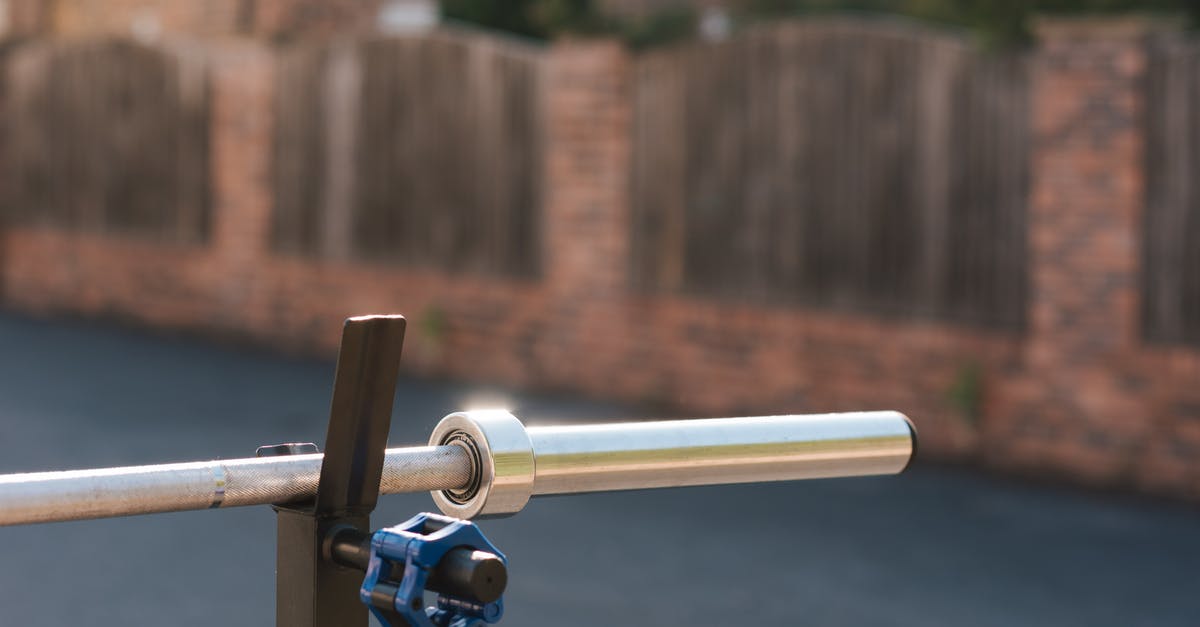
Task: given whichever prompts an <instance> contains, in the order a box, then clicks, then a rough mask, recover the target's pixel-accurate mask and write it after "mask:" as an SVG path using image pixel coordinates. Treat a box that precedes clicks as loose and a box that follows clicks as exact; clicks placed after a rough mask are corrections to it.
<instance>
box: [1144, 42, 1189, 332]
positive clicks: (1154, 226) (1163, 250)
mask: <svg viewBox="0 0 1200 627" xmlns="http://www.w3.org/2000/svg"><path fill="white" fill-rule="evenodd" d="M1146 90H1147V91H1146V96H1147V97H1146V223H1145V225H1146V228H1145V232H1144V239H1143V251H1144V260H1145V264H1144V268H1145V274H1144V277H1143V285H1144V298H1143V299H1142V302H1143V304H1144V307H1143V317H1142V319H1143V321H1144V331H1145V333H1146V335H1147V337H1149V338H1150V339H1153V340H1158V341H1166V342H1190V343H1200V41H1195V40H1179V39H1170V40H1162V41H1156V42H1153V43H1152V44H1151V54H1150V64H1149V68H1148V77H1147V81H1146Z"/></svg>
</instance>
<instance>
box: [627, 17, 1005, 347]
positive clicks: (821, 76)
mask: <svg viewBox="0 0 1200 627" xmlns="http://www.w3.org/2000/svg"><path fill="white" fill-rule="evenodd" d="M634 84H635V86H634V93H635V103H634V110H635V120H634V138H635V139H634V141H635V147H634V160H635V163H634V175H633V180H634V183H633V211H634V218H633V222H634V228H635V234H634V250H635V259H634V264H633V265H634V275H635V276H634V280H635V282H636V283H638V284H639V285H640V286H641V287H642V288H644V289H651V290H667V291H681V292H686V293H698V294H708V295H712V296H715V297H721V298H732V299H749V300H754V301H759V302H763V301H767V302H783V303H787V302H797V303H803V304H809V305H817V306H832V307H838V308H846V309H852V310H859V311H868V312H872V313H880V314H885V315H901V316H910V315H912V316H921V317H935V318H949V319H955V320H961V321H966V322H970V323H974V324H981V325H987V326H998V327H1004V328H1020V327H1021V326H1022V324H1023V317H1024V309H1025V294H1026V289H1027V287H1026V271H1025V265H1026V250H1025V204H1026V196H1027V191H1028V187H1029V185H1028V178H1029V177H1028V172H1027V170H1028V164H1027V159H1028V153H1029V137H1028V115H1029V112H1028V109H1029V104H1028V79H1027V61H1026V59H1025V58H1024V57H1022V56H1020V55H1006V56H992V55H987V54H982V53H980V52H977V51H975V50H973V49H972V48H971V47H970V46H968V45H967V44H966V43H964V42H961V41H959V40H958V39H956V38H953V37H949V36H945V35H942V34H940V33H932V32H928V31H924V30H921V29H916V28H912V27H908V26H903V25H902V26H897V25H893V24H886V23H884V24H879V23H870V22H861V21H856V22H849V21H824V20H820V21H806V22H802V23H785V24H779V25H774V26H771V27H769V28H763V29H759V30H755V31H752V32H749V33H747V34H744V35H741V36H739V37H737V38H735V39H733V40H730V41H727V42H724V43H720V44H688V45H683V46H679V47H675V48H671V49H667V50H661V51H656V52H652V53H649V54H646V55H643V56H641V57H640V58H639V59H638V61H637V65H636V76H635V79H634Z"/></svg>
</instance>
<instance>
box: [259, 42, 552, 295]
mask: <svg viewBox="0 0 1200 627" xmlns="http://www.w3.org/2000/svg"><path fill="white" fill-rule="evenodd" d="M287 59H288V61H287V62H285V63H284V64H283V65H282V66H281V70H282V71H281V73H280V90H281V91H280V92H279V93H280V98H279V103H280V104H279V105H278V110H279V111H280V115H279V131H278V133H279V135H280V137H279V138H278V139H277V141H276V166H275V172H276V182H275V186H276V190H277V194H276V198H277V201H276V212H275V216H276V228H275V241H276V246H277V247H279V248H281V249H285V250H293V251H299V252H307V253H309V254H316V255H321V256H327V257H328V256H335V257H336V256H340V254H342V253H344V254H347V255H352V256H355V257H357V258H360V259H368V260H379V261H387V262H395V263H401V264H405V265H410V266H414V265H415V266H429V267H436V268H440V269H444V270H449V271H454V272H475V273H485V274H498V275H506V276H518V277H523V276H532V275H535V274H536V273H537V272H538V270H539V257H540V255H539V252H540V250H539V249H540V243H539V242H540V240H539V222H540V209H541V185H542V183H541V172H542V167H541V131H540V126H539V119H540V115H541V113H540V110H539V109H540V98H539V84H540V81H541V61H540V54H539V51H538V50H537V49H535V48H531V47H529V46H527V45H523V44H520V43H515V42H512V41H508V40H505V39H501V38H497V37H493V36H487V35H482V34H476V33H449V32H440V33H434V34H430V35H422V36H411V37H389V38H371V39H368V40H365V41H361V42H359V43H358V44H356V46H355V47H354V48H353V49H352V50H346V49H340V50H333V51H327V52H326V53H315V52H312V51H311V50H310V51H307V52H304V51H300V52H295V51H293V52H290V53H288V56H287ZM347 85H351V86H353V88H352V89H350V90H348V89H347ZM348 91H352V92H353V95H352V96H347V95H346V94H347V92H348ZM302 101H303V102H302ZM345 120H354V121H355V122H354V124H352V125H349V126H347V125H346V124H345V123H344V121H345ZM321 154H325V155H329V156H327V157H324V158H322V157H321V156H320V155H321ZM335 155H336V157H335ZM298 178H304V179H307V180H306V181H305V182H303V183H301V184H300V187H298V188H297V189H295V190H292V191H285V190H284V188H285V187H287V186H288V185H290V184H292V183H293V182H295V181H296V180H297V179H298ZM339 234H341V235H339ZM340 240H341V241H340ZM338 251H342V252H341V253H339V252H338Z"/></svg>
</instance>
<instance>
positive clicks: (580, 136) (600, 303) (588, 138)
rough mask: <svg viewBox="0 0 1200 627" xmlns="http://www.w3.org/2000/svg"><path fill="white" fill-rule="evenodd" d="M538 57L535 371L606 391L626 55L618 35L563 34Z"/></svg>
mask: <svg viewBox="0 0 1200 627" xmlns="http://www.w3.org/2000/svg"><path fill="white" fill-rule="evenodd" d="M546 63H547V65H546V68H545V71H546V75H545V76H546V78H545V85H544V91H543V94H544V98H543V107H544V111H543V118H544V119H545V127H544V128H545V136H544V137H545V148H544V150H545V153H544V155H545V157H544V158H545V175H544V180H545V184H544V190H545V191H544V199H543V203H542V206H543V211H544V216H543V220H542V225H543V232H542V238H543V242H544V244H543V255H544V257H543V268H544V270H543V272H544V281H545V283H546V291H547V295H548V298H547V303H548V304H547V306H548V307H551V308H553V311H550V312H547V314H548V315H547V320H548V324H547V329H546V336H545V337H544V338H542V341H539V342H538V344H539V346H538V353H539V355H540V356H541V359H540V360H539V361H540V362H541V363H542V364H543V366H544V368H545V372H544V373H543V376H546V377H549V378H551V379H555V378H559V377H561V380H562V381H571V382H577V381H587V382H588V387H590V388H591V390H592V391H598V392H604V391H606V390H607V389H608V388H609V387H611V386H609V385H607V384H606V382H605V381H604V380H603V377H604V376H605V375H604V373H606V372H611V370H612V368H613V364H612V362H613V360H614V359H616V358H618V352H619V347H618V346H617V343H619V340H620V337H621V336H622V335H623V333H622V329H623V325H624V317H623V316H622V315H621V309H622V303H623V298H624V295H625V293H626V290H627V284H628V275H629V246H630V244H629V220H630V217H629V169H630V150H631V136H630V133H631V129H630V123H631V113H630V95H629V72H630V59H629V55H628V53H627V52H626V51H625V49H624V48H623V47H622V46H621V45H620V44H618V43H616V42H611V41H592V42H566V43H560V44H557V45H555V46H553V47H552V48H551V50H550V54H549V58H548V59H547V62H546ZM584 355H586V358H585V357H582V356H584ZM580 368H588V369H589V371H588V372H587V373H583V372H581V371H580V370H579V369H580Z"/></svg>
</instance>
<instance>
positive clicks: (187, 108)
mask: <svg viewBox="0 0 1200 627" xmlns="http://www.w3.org/2000/svg"><path fill="white" fill-rule="evenodd" d="M7 65H8V67H7V70H8V75H7V77H6V97H7V98H8V99H9V102H8V105H7V106H8V107H9V115H7V116H6V124H7V128H6V129H5V137H6V138H7V141H6V142H5V147H4V151H5V156H4V162H5V163H6V164H7V166H8V168H9V170H10V171H9V173H7V174H6V182H5V185H4V188H5V194H4V196H5V204H6V205H7V209H8V212H9V213H10V215H11V216H12V217H13V219H14V220H15V221H18V222H22V223H49V224H55V225H58V226H66V227H72V228H80V229H88V230H97V231H108V232H137V233H145V234H151V235H154V236H155V237H167V238H170V239H172V240H175V241H202V240H204V239H205V238H206V237H207V235H208V231H209V212H210V208H209V204H210V187H209V87H208V78H207V74H206V71H205V66H204V62H203V59H202V58H201V57H200V56H199V55H194V54H182V53H179V52H173V51H167V50H161V49H155V48H150V47H145V46H142V45H139V44H135V43H131V42H127V41H104V42H89V43H52V44H42V45H35V46H31V47H29V48H27V49H21V50H18V51H16V52H14V53H13V54H12V56H11V57H10V61H9V63H8V64H7Z"/></svg>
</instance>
